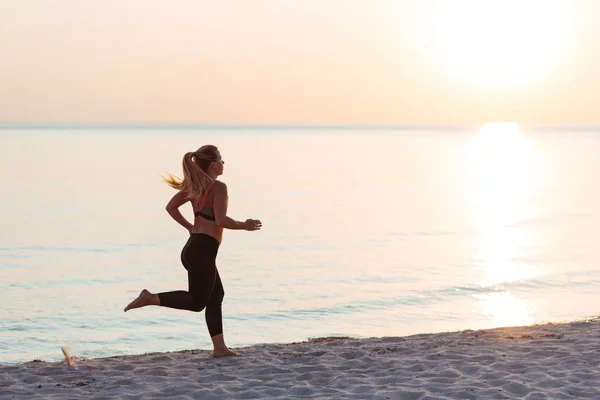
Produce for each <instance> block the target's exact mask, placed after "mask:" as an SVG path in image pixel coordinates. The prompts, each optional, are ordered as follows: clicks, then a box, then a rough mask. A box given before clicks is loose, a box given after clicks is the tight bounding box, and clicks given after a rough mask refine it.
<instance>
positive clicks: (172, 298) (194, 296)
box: [124, 235, 218, 312]
mask: <svg viewBox="0 0 600 400" xmlns="http://www.w3.org/2000/svg"><path fill="white" fill-rule="evenodd" d="M206 238H209V240H208V241H207V239H206ZM215 242H216V243H215ZM215 244H216V246H215ZM217 251H218V242H217V241H216V239H213V238H211V237H209V236H206V235H198V236H196V235H193V236H191V237H190V239H189V240H188V242H187V243H186V245H185V246H184V248H183V250H182V252H181V262H182V263H183V266H184V267H185V268H186V269H187V271H188V287H189V291H184V290H176V291H172V292H163V293H158V294H153V293H150V292H149V291H147V290H146V289H144V290H142V292H141V293H140V295H139V296H138V298H137V299H135V300H134V301H132V302H131V303H129V305H128V306H127V307H125V310H124V311H127V310H131V309H134V308H140V307H144V306H149V305H155V306H163V307H169V308H175V309H178V310H189V311H195V312H199V311H202V310H203V309H204V308H205V307H206V305H207V303H208V301H209V299H210V296H211V292H212V290H213V286H214V284H215V280H216V277H217V275H216V274H217V269H216V266H215V259H216V255H217V254H216V253H217Z"/></svg>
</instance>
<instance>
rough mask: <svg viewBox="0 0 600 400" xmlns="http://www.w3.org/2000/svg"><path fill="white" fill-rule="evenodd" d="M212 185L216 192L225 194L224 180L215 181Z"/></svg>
mask: <svg viewBox="0 0 600 400" xmlns="http://www.w3.org/2000/svg"><path fill="white" fill-rule="evenodd" d="M213 187H214V189H215V191H216V192H218V193H225V194H227V185H226V184H225V182H221V181H216V182H215V185H214V186H213Z"/></svg>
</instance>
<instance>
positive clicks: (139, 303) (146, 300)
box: [123, 289, 157, 311]
mask: <svg viewBox="0 0 600 400" xmlns="http://www.w3.org/2000/svg"><path fill="white" fill-rule="evenodd" d="M154 296H155V295H154V294H152V293H150V292H149V291H147V290H146V289H144V290H142V291H141V292H140V295H139V296H138V297H137V299H135V300H134V301H132V302H131V303H129V304H128V305H127V307H125V309H124V310H123V311H127V310H132V309H134V308H140V307H145V306H150V305H157V303H156V301H155V299H154Z"/></svg>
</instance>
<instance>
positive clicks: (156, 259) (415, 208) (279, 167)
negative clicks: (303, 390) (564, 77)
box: [0, 123, 600, 364]
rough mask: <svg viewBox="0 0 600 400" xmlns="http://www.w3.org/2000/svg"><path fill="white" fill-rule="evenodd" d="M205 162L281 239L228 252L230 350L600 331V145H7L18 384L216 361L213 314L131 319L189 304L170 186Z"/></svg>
mask: <svg viewBox="0 0 600 400" xmlns="http://www.w3.org/2000/svg"><path fill="white" fill-rule="evenodd" d="M204 144H214V145H217V146H218V147H219V149H220V151H221V153H222V156H223V159H224V160H225V172H224V174H223V175H222V176H221V177H220V179H221V180H222V181H223V182H225V183H226V184H227V186H228V191H229V210H228V214H229V216H231V217H232V218H234V219H237V220H245V219H247V218H255V219H260V220H261V221H262V223H263V228H262V230H260V231H255V232H247V231H226V232H225V235H224V239H223V243H222V245H221V247H220V249H219V256H218V260H217V265H218V269H219V272H220V275H221V278H222V280H223V285H224V288H225V299H224V303H223V315H224V334H225V340H226V343H227V344H228V345H229V346H230V347H234V348H239V347H245V346H254V345H262V344H266V343H290V342H296V341H303V340H308V339H311V338H318V337H329V336H350V337H355V338H368V337H383V336H405V335H412V334H417V333H434V332H448V331H458V330H466V329H473V330H478V329H484V330H485V329H490V328H494V327H501V326H517V325H530V324H537V323H547V322H565V321H573V320H581V319H587V318H592V317H595V316H597V315H598V314H599V310H600V309H599V306H598V304H599V302H598V295H599V294H600V245H599V244H598V238H599V237H600V223H599V222H600V221H599V219H598V217H599V215H600V184H599V182H600V157H599V154H600V127H593V126H592V127H585V128H581V127H568V126H564V127H524V126H521V125H518V124H514V123H490V124H486V125H483V126H477V127H436V126H433V127H431V126H429V127H428V126H207V125H199V126H123V127H120V126H25V127H24V126H3V127H2V128H1V129H0V154H1V157H0V180H1V182H2V185H1V186H0V363H1V364H17V363H22V362H26V361H32V360H44V361H58V360H61V359H63V357H64V356H63V354H62V352H61V348H62V347H67V348H68V349H69V351H70V353H71V354H72V355H74V356H76V357H79V358H94V357H107V356H116V355H124V354H143V353H150V352H167V351H178V350H184V349H206V350H210V349H212V346H211V341H210V337H209V335H208V330H207V328H206V323H205V320H204V315H203V314H204V313H203V312H202V313H194V312H188V311H182V310H173V309H167V308H161V307H145V308H142V309H137V310H132V311H129V312H127V313H124V312H123V308H124V307H125V306H126V305H127V304H128V303H129V302H130V301H131V300H133V299H134V298H135V297H136V296H137V295H138V293H139V292H140V290H141V289H144V288H146V289H148V290H150V291H151V292H162V291H170V290H187V275H186V271H185V269H184V268H183V266H182V265H181V261H180V252H181V249H182V247H183V245H184V244H185V242H186V240H187V238H188V235H189V234H188V232H187V231H186V230H185V229H184V228H182V227H181V226H180V225H178V224H177V223H176V222H175V221H174V220H173V219H171V217H170V216H169V214H168V213H167V212H166V211H165V205H166V204H167V202H168V201H169V199H170V198H171V196H173V195H174V194H175V191H174V190H173V189H172V188H170V187H169V186H167V185H166V184H165V183H164V182H163V181H162V176H165V175H166V174H167V173H172V174H174V175H176V176H181V175H182V166H181V162H182V157H183V155H184V154H185V153H186V152H189V151H194V150H196V149H198V148H199V147H200V146H202V145H204ZM181 211H182V212H183V214H184V215H185V216H186V217H187V218H189V219H192V218H193V214H192V210H191V206H190V205H189V204H185V205H184V206H183V207H182V209H181ZM242 352H243V351H242Z"/></svg>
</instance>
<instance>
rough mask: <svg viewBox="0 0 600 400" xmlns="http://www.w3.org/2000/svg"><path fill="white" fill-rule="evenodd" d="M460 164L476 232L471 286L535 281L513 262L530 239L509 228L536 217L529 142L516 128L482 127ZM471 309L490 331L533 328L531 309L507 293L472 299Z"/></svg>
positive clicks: (526, 267)
mask: <svg viewBox="0 0 600 400" xmlns="http://www.w3.org/2000/svg"><path fill="white" fill-rule="evenodd" d="M466 161H467V179H468V188H469V198H470V200H471V202H472V203H471V204H470V209H471V210H472V213H473V214H472V216H473V218H474V221H475V226H476V229H477V250H476V254H475V255H474V256H473V260H474V263H475V265H476V271H475V275H476V276H477V284H478V285H480V286H482V287H489V288H497V287H498V286H499V285H502V284H505V283H509V282H514V281H518V280H524V279H531V278H532V277H534V276H536V275H538V273H539V272H538V271H537V269H536V267H535V266H534V265H530V264H525V263H522V262H520V261H519V258H521V257H524V256H527V248H528V246H529V245H531V239H532V238H531V233H530V232H529V231H528V230H527V229H526V228H515V227H511V226H510V225H511V224H514V223H515V222H518V221H520V220H523V219H526V218H531V217H533V216H535V213H536V210H535V209H534V208H533V207H532V206H531V204H530V199H531V197H532V195H533V194H534V193H535V190H536V188H537V185H538V174H537V171H536V153H535V146H534V142H533V140H532V139H531V138H528V137H527V136H526V135H525V134H524V133H523V132H522V131H521V130H520V127H519V125H518V124H514V123H491V124H487V125H485V126H484V127H483V128H482V129H481V130H480V131H479V133H478V134H477V136H476V137H475V138H474V139H473V140H472V141H471V142H470V144H469V147H468V150H467V155H466ZM476 308H477V309H478V312H479V313H480V314H481V315H483V316H484V317H485V318H488V319H491V320H492V321H493V323H494V325H495V326H510V325H523V324H530V323H532V322H533V318H532V317H531V313H532V312H533V309H534V307H533V306H532V305H531V304H529V303H527V301H525V300H522V299H519V298H518V297H515V296H514V295H513V294H511V293H510V292H508V291H507V290H500V291H498V292H493V293H490V294H485V295H479V296H477V300H476Z"/></svg>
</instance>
